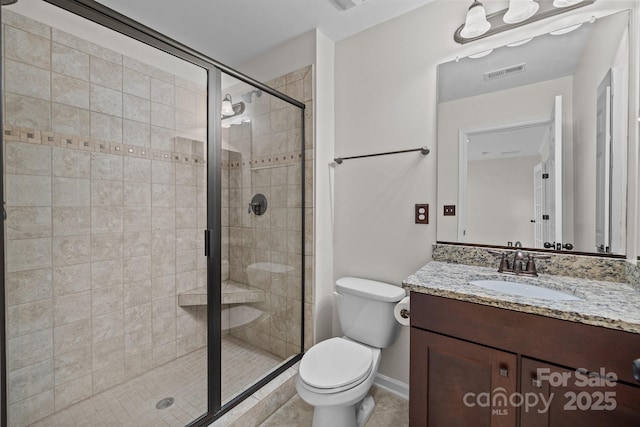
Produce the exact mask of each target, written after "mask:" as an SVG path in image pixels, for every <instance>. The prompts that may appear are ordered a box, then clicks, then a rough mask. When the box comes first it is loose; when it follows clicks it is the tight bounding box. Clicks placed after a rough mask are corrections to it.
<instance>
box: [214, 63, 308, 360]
mask: <svg viewBox="0 0 640 427" xmlns="http://www.w3.org/2000/svg"><path fill="white" fill-rule="evenodd" d="M267 84H268V85H270V86H272V87H274V88H275V89H278V90H279V91H281V92H283V93H285V94H287V95H289V96H291V97H292V98H294V99H297V100H299V101H302V102H304V103H305V105H306V107H307V108H306V111H305V116H304V128H305V129H307V130H309V131H308V132H307V133H306V144H305V145H306V147H305V157H306V161H305V165H306V166H305V170H304V171H303V170H302V167H303V166H302V162H301V160H302V147H301V145H300V142H301V137H302V132H303V127H302V124H303V122H302V120H303V118H302V117H301V112H300V110H299V109H298V108H296V107H293V106H290V105H289V104H287V103H285V102H283V101H281V100H279V99H277V98H275V97H272V96H270V95H268V94H263V95H262V96H261V97H254V98H253V101H252V103H251V104H248V105H247V107H248V108H252V109H253V112H252V116H251V123H242V124H238V125H232V126H230V127H229V128H227V129H223V146H229V147H231V149H232V150H236V151H235V152H230V153H229V160H228V162H226V163H225V164H224V165H223V166H224V169H223V170H224V172H225V176H226V173H228V179H227V183H226V186H225V188H224V189H223V197H225V198H226V197H227V195H228V214H227V215H223V220H224V221H225V223H224V224H223V225H225V226H226V225H228V226H229V229H228V235H229V250H228V252H229V258H228V259H229V270H230V279H231V280H232V281H235V282H240V283H245V284H248V285H250V286H253V287H256V288H259V289H262V290H264V291H265V301H264V302H260V303H251V304H249V305H251V306H253V307H254V308H256V309H258V310H260V311H261V312H262V315H261V316H260V317H259V318H258V319H257V320H255V321H252V322H249V323H246V324H245V325H244V326H243V327H239V328H236V329H235V330H232V331H231V333H232V334H233V335H235V336H237V337H239V338H242V339H243V340H245V341H247V342H249V343H251V344H253V345H255V346H257V347H259V348H262V349H263V350H266V351H269V352H271V353H273V354H276V355H278V356H280V357H283V358H286V357H288V356H291V355H294V354H297V353H298V352H299V351H300V333H301V329H300V327H301V325H300V315H301V313H300V310H301V303H302V298H303V297H305V302H306V304H305V312H307V313H306V316H307V322H306V325H307V327H308V329H307V331H306V336H307V337H308V338H307V340H308V341H309V342H312V339H313V338H312V336H313V334H312V328H311V327H310V326H311V324H312V322H311V321H310V319H311V316H312V313H311V309H312V305H311V303H312V295H313V292H312V288H313V277H312V274H311V272H312V269H313V244H312V242H313V184H312V183H313V166H312V165H313V153H312V152H313V137H312V132H311V129H312V128H313V123H312V117H313V115H312V90H311V88H312V68H311V66H308V67H304V68H301V69H299V70H296V71H293V72H291V73H288V74H286V75H284V76H281V77H279V78H277V79H275V80H272V81H270V82H267ZM239 95H240V94H234V96H233V97H234V99H236V98H238V99H239V98H240V97H239ZM303 173H304V175H303ZM303 177H304V180H303ZM303 183H305V184H303ZM302 185H305V202H306V203H305V206H304V207H303V206H302V188H301V186H302ZM227 192H228V193H227ZM257 193H261V194H264V195H265V196H266V198H267V202H268V208H267V211H266V213H265V214H263V215H260V216H257V215H254V214H249V213H248V212H247V210H248V204H249V202H250V201H251V198H252V197H253V195H254V194H257ZM303 208H304V210H305V212H304V214H305V224H304V227H305V228H306V229H305V243H304V253H303V243H302V227H303V222H302V209H303ZM302 256H305V263H306V272H305V273H306V277H305V283H306V296H303V295H302V286H301V285H302V283H301V280H302V279H301V276H302V272H301V270H300V268H301V257H302ZM233 315H234V314H233V311H232V312H231V316H233ZM231 323H232V324H233V323H242V322H234V321H233V320H232V321H231Z"/></svg>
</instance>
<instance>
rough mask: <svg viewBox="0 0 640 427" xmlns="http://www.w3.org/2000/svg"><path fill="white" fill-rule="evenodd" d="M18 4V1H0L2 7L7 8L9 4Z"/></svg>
mask: <svg viewBox="0 0 640 427" xmlns="http://www.w3.org/2000/svg"><path fill="white" fill-rule="evenodd" d="M14 3H18V0H2V5H3V6H9V5H10V4H14Z"/></svg>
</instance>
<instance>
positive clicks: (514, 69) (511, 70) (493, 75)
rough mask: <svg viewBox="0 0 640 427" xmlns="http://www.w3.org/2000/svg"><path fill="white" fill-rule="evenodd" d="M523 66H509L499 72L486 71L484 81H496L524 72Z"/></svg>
mask: <svg viewBox="0 0 640 427" xmlns="http://www.w3.org/2000/svg"><path fill="white" fill-rule="evenodd" d="M524 66H525V64H524V63H523V64H518V65H511V66H509V67H505V68H501V69H499V70H493V71H487V72H486V73H484V79H485V80H493V79H498V78H500V77H506V76H510V75H511V74H516V73H522V72H524Z"/></svg>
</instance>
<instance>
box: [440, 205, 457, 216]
mask: <svg viewBox="0 0 640 427" xmlns="http://www.w3.org/2000/svg"><path fill="white" fill-rule="evenodd" d="M442 214H443V215H444V216H456V205H444V212H443V213H442Z"/></svg>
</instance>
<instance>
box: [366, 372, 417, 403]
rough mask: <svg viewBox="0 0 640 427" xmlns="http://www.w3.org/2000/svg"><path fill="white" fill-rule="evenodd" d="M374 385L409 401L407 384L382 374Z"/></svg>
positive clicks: (377, 377)
mask: <svg viewBox="0 0 640 427" xmlns="http://www.w3.org/2000/svg"><path fill="white" fill-rule="evenodd" d="M373 383H374V384H375V385H377V386H378V387H380V388H383V389H385V390H387V391H388V392H391V393H393V394H395V395H396V396H398V397H401V398H403V399H405V400H409V384H405V383H403V382H402V381H398V380H395V379H393V378H391V377H388V376H386V375H382V374H378V375H376V379H375V381H374V382H373Z"/></svg>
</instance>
